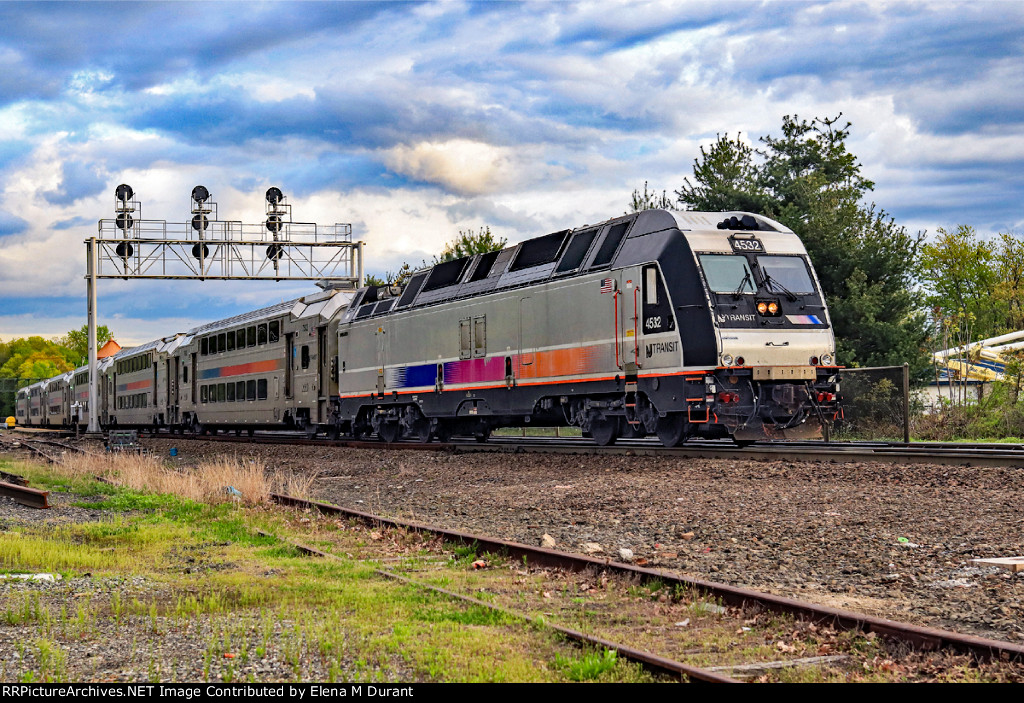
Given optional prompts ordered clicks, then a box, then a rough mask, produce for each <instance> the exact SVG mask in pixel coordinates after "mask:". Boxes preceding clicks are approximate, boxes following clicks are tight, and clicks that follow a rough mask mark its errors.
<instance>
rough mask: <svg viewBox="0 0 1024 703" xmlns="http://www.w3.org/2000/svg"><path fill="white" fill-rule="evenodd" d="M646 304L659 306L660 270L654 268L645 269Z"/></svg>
mask: <svg viewBox="0 0 1024 703" xmlns="http://www.w3.org/2000/svg"><path fill="white" fill-rule="evenodd" d="M644 304H645V305H657V304H658V269H656V268H654V267H653V266H648V267H647V268H645V269H644Z"/></svg>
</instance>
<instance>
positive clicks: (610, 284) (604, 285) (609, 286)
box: [601, 278, 615, 293]
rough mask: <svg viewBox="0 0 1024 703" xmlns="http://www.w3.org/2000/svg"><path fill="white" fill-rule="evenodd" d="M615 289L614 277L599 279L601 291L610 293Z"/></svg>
mask: <svg viewBox="0 0 1024 703" xmlns="http://www.w3.org/2000/svg"><path fill="white" fill-rule="evenodd" d="M614 290H615V279H614V278H602V279H601V292H602V293H611V292H612V291H614Z"/></svg>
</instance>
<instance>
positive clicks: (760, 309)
mask: <svg viewBox="0 0 1024 703" xmlns="http://www.w3.org/2000/svg"><path fill="white" fill-rule="evenodd" d="M757 311H758V312H759V313H761V314H762V315H764V314H765V313H766V312H768V303H765V302H760V303H758V304H757Z"/></svg>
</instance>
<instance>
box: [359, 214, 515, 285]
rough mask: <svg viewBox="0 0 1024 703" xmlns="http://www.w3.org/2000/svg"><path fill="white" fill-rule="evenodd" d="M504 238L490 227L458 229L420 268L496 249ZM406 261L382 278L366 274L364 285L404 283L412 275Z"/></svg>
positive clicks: (501, 245) (501, 246)
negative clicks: (430, 260)
mask: <svg viewBox="0 0 1024 703" xmlns="http://www.w3.org/2000/svg"><path fill="white" fill-rule="evenodd" d="M507 241H508V240H506V239H505V238H504V237H502V238H500V239H497V238H495V236H494V235H493V234H491V228H490V227H481V228H480V231H479V232H477V233H474V232H473V231H472V230H461V229H460V230H459V236H458V237H456V238H455V239H453V240H452V241H450V242H448V243H447V244H445V245H444V249H442V250H441V253H440V254H439V255H436V256H434V259H433V261H432V262H431V263H429V264H428V263H427V262H426V261H424V262H422V266H421V268H426V267H427V266H437V265H438V264H443V263H444V262H446V261H453V260H455V259H461V258H462V257H464V256H472V255H474V254H486V253H487V252H490V251H497V250H499V249H501V248H503V247H504V246H505V243H506V242H507ZM414 270H415V269H413V268H412V266H410V265H409V264H408V262H406V263H403V264H402V265H401V267H400V268H399V269H398V271H395V272H392V271H388V272H387V273H385V274H384V276H383V278H382V277H380V276H376V275H374V274H369V275H368V276H366V281H365V285H368V286H387V285H396V286H400V285H404V284H405V282H406V281H407V280H409V278H410V277H411V276H412V274H413V271H414Z"/></svg>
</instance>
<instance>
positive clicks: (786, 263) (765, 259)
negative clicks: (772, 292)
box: [757, 256, 814, 293]
mask: <svg viewBox="0 0 1024 703" xmlns="http://www.w3.org/2000/svg"><path fill="white" fill-rule="evenodd" d="M757 263H758V265H759V266H760V267H761V270H762V271H763V272H764V273H765V274H767V275H768V276H771V281H769V282H768V287H769V288H771V287H772V286H771V283H772V281H774V282H777V283H779V284H780V285H782V286H783V287H784V288H785V289H786V290H788V291H790V292H792V293H813V292H814V284H813V283H811V276H810V274H809V273H807V264H806V263H805V262H804V260H803V258H802V257H799V256H759V257H757ZM775 288H778V286H775ZM778 292H780V293H781V292H784V291H778Z"/></svg>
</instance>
